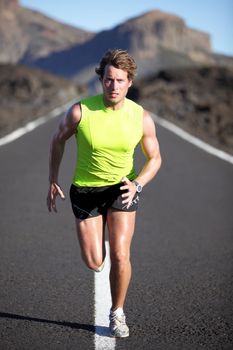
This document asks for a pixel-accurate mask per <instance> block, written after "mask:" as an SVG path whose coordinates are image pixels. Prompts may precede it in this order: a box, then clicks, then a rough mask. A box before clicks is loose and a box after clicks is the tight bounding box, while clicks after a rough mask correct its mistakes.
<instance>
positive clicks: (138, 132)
mask: <svg viewBox="0 0 233 350" xmlns="http://www.w3.org/2000/svg"><path fill="white" fill-rule="evenodd" d="M81 110H82V118H81V120H80V122H79V124H78V125H77V133H76V142H77V148H78V152H77V162H76V168H75V173H74V178H73V184H74V185H76V186H85V187H92V186H93V187H100V186H107V185H113V184H116V183H119V182H120V181H121V178H122V177H123V176H126V177H128V178H129V179H130V180H133V179H134V178H135V177H136V172H135V168H134V162H133V155H134V150H135V147H136V146H137V144H138V143H139V141H140V140H141V137H142V134H143V109H142V107H141V106H139V105H138V104H136V103H135V102H133V101H131V100H129V99H127V98H126V99H125V101H124V105H123V107H122V108H121V109H119V110H116V111H113V110H111V109H107V108H106V107H105V105H104V103H103V95H102V94H101V95H97V96H92V97H89V98H86V99H84V100H82V101H81Z"/></svg>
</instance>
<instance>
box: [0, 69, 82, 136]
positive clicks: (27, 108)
mask: <svg viewBox="0 0 233 350" xmlns="http://www.w3.org/2000/svg"><path fill="white" fill-rule="evenodd" d="M82 92H83V90H82V88H81V87H78V86H75V85H74V84H73V83H72V82H71V81H66V80H65V79H63V78H58V77H56V76H53V75H50V74H48V73H44V72H41V71H38V70H35V69H32V68H28V67H24V66H20V65H10V64H7V65H0V95H1V99H0V110H1V113H0V137H1V136H4V135H5V134H7V133H9V132H11V131H13V130H15V129H16V128H18V127H20V126H22V125H24V124H26V123H27V122H29V121H31V120H33V119H35V118H38V117H40V116H42V115H44V114H46V113H48V112H50V111H51V110H52V109H54V108H56V107H57V106H61V105H63V104H64V103H66V102H68V101H70V100H71V99H74V98H78V95H80V94H81V93H82Z"/></svg>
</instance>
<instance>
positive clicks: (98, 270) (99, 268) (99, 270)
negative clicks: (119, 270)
mask: <svg viewBox="0 0 233 350" xmlns="http://www.w3.org/2000/svg"><path fill="white" fill-rule="evenodd" d="M103 268H104V261H103V263H102V264H101V265H100V266H99V267H98V268H97V269H96V270H95V272H101V271H102V270H103Z"/></svg>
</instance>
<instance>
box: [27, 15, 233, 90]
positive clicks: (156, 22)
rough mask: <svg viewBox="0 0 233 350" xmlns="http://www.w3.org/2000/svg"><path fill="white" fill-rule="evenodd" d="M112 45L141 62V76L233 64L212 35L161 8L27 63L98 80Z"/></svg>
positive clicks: (90, 80)
mask: <svg viewBox="0 0 233 350" xmlns="http://www.w3.org/2000/svg"><path fill="white" fill-rule="evenodd" d="M109 48H121V49H126V50H128V51H129V52H130V53H131V54H132V55H133V56H134V57H135V59H136V62H137V64H138V67H139V69H138V77H142V76H146V75H149V74H151V73H154V72H155V71H158V70H160V69H164V68H172V67H191V66H198V65H211V64H217V65H221V64H223V65H226V64H228V65H233V60H232V59H228V58H226V57H224V56H219V55H216V54H213V53H212V49H211V39H210V36H209V34H207V33H203V32H200V31H197V30H194V29H190V28H188V27H187V26H186V24H185V22H184V20H183V19H181V18H180V17H177V16H174V15H170V14H167V13H163V12H161V11H158V10H155V11H151V12H148V13H145V14H143V15H141V16H138V17H136V18H132V19H130V20H128V21H126V22H125V23H122V24H120V25H118V26H116V27H114V28H113V29H110V30H105V31H101V32H100V33H97V34H96V35H95V36H93V37H92V38H90V39H89V40H87V41H85V42H83V43H82V44H78V45H74V46H73V47H71V48H67V49H65V50H61V51H60V52H55V53H51V54H50V55H48V56H46V57H43V58H39V59H35V60H33V61H32V60H31V61H29V60H27V58H26V59H23V62H24V63H25V64H31V65H35V66H37V67H40V68H42V69H45V70H47V71H50V72H53V73H54V74H59V75H63V76H65V77H67V78H74V79H78V81H79V82H81V83H90V82H92V83H95V82H96V81H97V78H96V76H95V73H94V68H95V67H96V65H97V64H98V62H99V60H100V58H101V57H102V55H103V53H104V52H105V51H106V50H107V49H109Z"/></svg>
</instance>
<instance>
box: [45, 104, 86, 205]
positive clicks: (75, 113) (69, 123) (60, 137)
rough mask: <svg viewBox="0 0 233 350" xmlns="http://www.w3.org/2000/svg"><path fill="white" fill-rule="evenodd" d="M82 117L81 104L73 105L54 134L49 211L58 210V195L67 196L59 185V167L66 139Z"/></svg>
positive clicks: (50, 158)
mask: <svg viewBox="0 0 233 350" xmlns="http://www.w3.org/2000/svg"><path fill="white" fill-rule="evenodd" d="M80 119H81V108H80V105H79V104H76V105H73V106H72V107H71V108H70V109H69V111H68V112H67V114H66V116H65V118H64V119H63V120H62V121H61V122H60V124H59V126H58V129H57V130H56V132H55V133H54V135H53V138H52V141H51V145H50V157H49V191H48V196H47V206H48V209H49V211H51V209H53V210H54V211H56V204H55V200H56V196H57V195H60V197H61V198H63V199H64V198H65V196H64V193H63V192H62V190H61V188H60V186H59V185H58V174H59V167H60V163H61V160H62V157H63V153H64V149H65V143H66V141H67V140H68V139H69V138H70V137H71V136H72V135H74V134H75V132H76V127H77V124H78V123H79V121H80Z"/></svg>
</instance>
